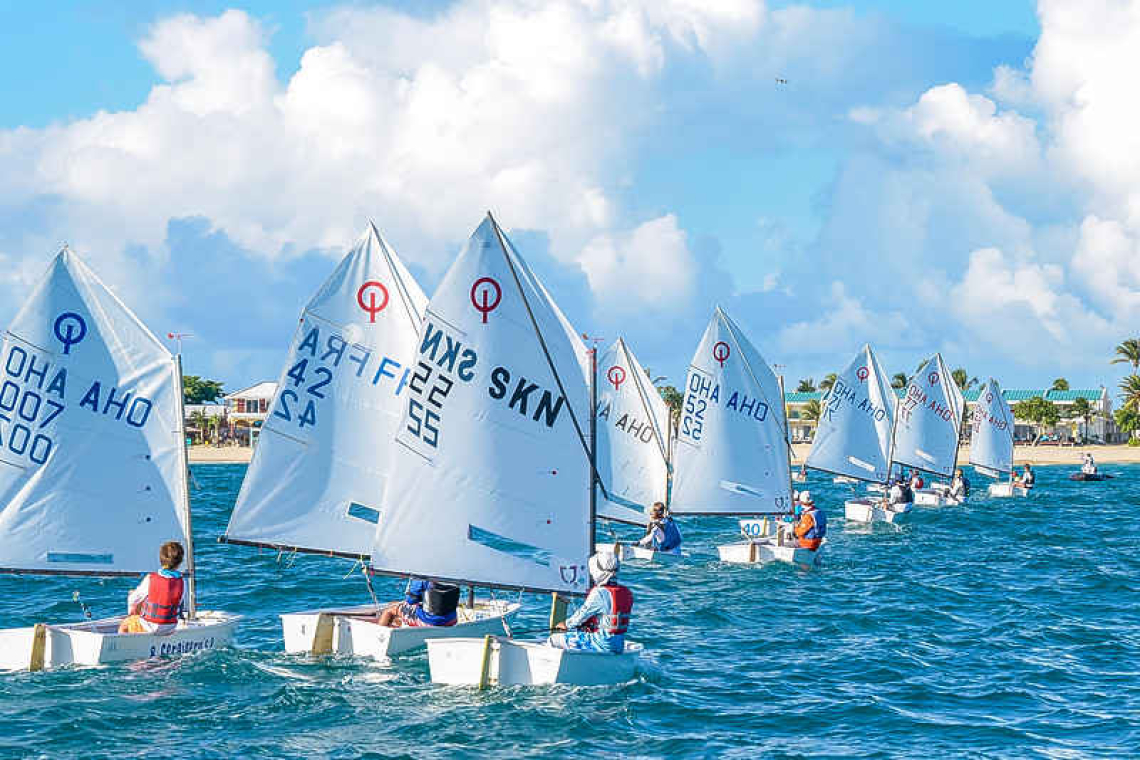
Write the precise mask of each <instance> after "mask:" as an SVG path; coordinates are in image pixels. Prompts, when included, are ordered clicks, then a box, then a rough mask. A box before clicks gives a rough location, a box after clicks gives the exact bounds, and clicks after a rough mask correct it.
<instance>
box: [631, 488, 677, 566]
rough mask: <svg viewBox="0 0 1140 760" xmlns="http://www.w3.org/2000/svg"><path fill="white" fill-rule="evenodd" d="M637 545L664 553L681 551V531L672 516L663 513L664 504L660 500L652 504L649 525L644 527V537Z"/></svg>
mask: <svg viewBox="0 0 1140 760" xmlns="http://www.w3.org/2000/svg"><path fill="white" fill-rule="evenodd" d="M637 545H638V546H645V547H648V548H651V549H653V551H655V552H664V553H665V554H680V553H681V531H680V530H679V529H678V528H677V524H676V523H674V522H673V518H672V516H670V515H668V514H666V513H665V505H664V504H662V503H661V502H659V501H658V502H655V503H654V504H653V507H652V509H651V511H650V521H649V525H647V526H646V527H645V537H644V538H642V539H641V540H640V541H638V542H637Z"/></svg>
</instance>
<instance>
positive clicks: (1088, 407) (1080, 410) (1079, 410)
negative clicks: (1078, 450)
mask: <svg viewBox="0 0 1140 760" xmlns="http://www.w3.org/2000/svg"><path fill="white" fill-rule="evenodd" d="M1093 415H1094V412H1093V407H1092V404H1090V403H1089V400H1088V399H1087V398H1085V397H1084V396H1082V397H1080V398H1076V399H1073V403H1072V405H1071V406H1070V407H1069V417H1070V418H1072V419H1075V420H1080V421H1081V422H1083V423H1084V425H1085V428H1084V432H1083V433H1082V434H1081V437H1082V438H1087V437H1088V431H1089V424H1090V423H1091V422H1092V418H1093Z"/></svg>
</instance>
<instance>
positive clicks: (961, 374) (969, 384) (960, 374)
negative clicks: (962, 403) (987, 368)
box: [950, 367, 978, 393]
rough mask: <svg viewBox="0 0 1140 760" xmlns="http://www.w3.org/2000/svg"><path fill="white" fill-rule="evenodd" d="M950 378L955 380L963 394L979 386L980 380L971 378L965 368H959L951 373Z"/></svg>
mask: <svg viewBox="0 0 1140 760" xmlns="http://www.w3.org/2000/svg"><path fill="white" fill-rule="evenodd" d="M950 377H952V378H954V384H955V385H957V386H958V390H960V391H962V393H965V392H966V391H968V390H970V389H971V388H973V387H974V386H975V385H977V384H978V378H976V377H970V373H968V372H967V371H966V370H965V369H964V368H963V367H959V368H958V369H956V370H954V371H953V372H951V373H950Z"/></svg>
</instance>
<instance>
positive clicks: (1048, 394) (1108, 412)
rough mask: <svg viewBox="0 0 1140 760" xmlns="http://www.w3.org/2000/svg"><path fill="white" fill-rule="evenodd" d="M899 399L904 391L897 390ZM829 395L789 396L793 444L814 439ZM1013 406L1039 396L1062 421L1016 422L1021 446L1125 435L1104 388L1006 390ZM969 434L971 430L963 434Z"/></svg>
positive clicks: (969, 407)
mask: <svg viewBox="0 0 1140 760" xmlns="http://www.w3.org/2000/svg"><path fill="white" fill-rule="evenodd" d="M980 392H981V389H979V388H971V389H970V390H968V391H966V392H965V393H964V394H963V396H964V397H965V399H966V412H967V414H969V413H970V412H971V411H973V407H974V402H975V401H977V400H978V394H979V393H980ZM896 393H898V394H899V395H900V396H901V395H902V391H901V390H898V391H896ZM825 395H826V394H825V393H823V392H822V391H814V392H811V393H800V392H795V393H786V394H784V401H785V403H786V404H787V407H788V432H789V434H790V436H791V438H792V442H793V443H804V442H807V441H810V440H811V439H812V438H813V437H814V436H815V426H816V420H815V419H813V418H812V415H811V413H810V411H809V409H810V407H811V406H814V405H812V404H811V402H812V401H815V402H816V403H818V404H822V403H823V398H824V396H825ZM1002 395H1003V396H1005V400H1006V401H1007V402H1009V405H1010V407H1011V408H1012V407H1015V406H1016V405H1017V404H1018V403H1019V402H1021V401H1028V400H1029V399H1031V398H1035V397H1037V396H1040V397H1041V398H1043V399H1045V400H1046V401H1051V402H1053V404H1055V405H1056V406H1057V411H1058V412H1059V413H1060V415H1061V421H1060V422H1058V423H1057V424H1056V425H1054V426H1053V427H1051V428H1048V429H1046V430H1039V429H1038V427H1039V426H1037V425H1035V424H1034V423H1032V422H1029V421H1028V420H1018V419H1015V420H1014V429H1013V437H1014V440H1015V441H1017V442H1018V443H1032V442H1033V440H1034V438H1035V437H1036V436H1037V434H1038V433H1039V432H1040V433H1041V440H1040V441H1039V443H1042V444H1066V443H1071V442H1074V441H1078V440H1087V441H1092V442H1094V443H1095V442H1099V443H1121V442H1123V440H1124V436H1123V435H1122V434H1121V433H1120V432H1119V431H1118V430H1117V429H1116V424H1115V423H1114V422H1113V421H1112V398H1111V396H1109V394H1108V391H1107V390H1106V389H1105V387H1104V386H1101V387H1099V388H1087V389H1074V390H1068V391H1055V390H1049V389H1046V388H1028V389H1021V388H1007V389H1005V390H1003V391H1002ZM1079 398H1083V399H1085V400H1086V401H1088V402H1089V407H1090V409H1091V414H1092V416H1091V417H1090V419H1089V421H1088V422H1087V423H1086V422H1085V420H1082V419H1079V418H1078V417H1077V416H1076V414H1075V413H1074V411H1073V404H1074V402H1076V400H1077V399H1079ZM963 432H964V434H965V435H967V436H968V435H969V429H968V428H967V429H966V430H964V431H963Z"/></svg>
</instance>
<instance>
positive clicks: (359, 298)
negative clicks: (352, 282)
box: [356, 280, 388, 324]
mask: <svg viewBox="0 0 1140 760" xmlns="http://www.w3.org/2000/svg"><path fill="white" fill-rule="evenodd" d="M377 292H379V294H380V295H381V296H382V297H383V300H382V301H380V302H379V303H377V302H376V294H377ZM365 295H367V296H368V300H367V301H365V300H364V296H365ZM356 303H357V304H358V305H359V306H360V308H361V309H362V310H363V311H364V312H365V313H367V314H368V321H369V323H371V324H375V323H376V315H377V314H379V313H380V312H382V311H384V309H385V308H387V307H388V289H387V288H386V287H384V283H382V282H379V281H378V280H368V281H367V282H365V283H364V284H363V285H361V286H360V289H359V290H357V291H356Z"/></svg>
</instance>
